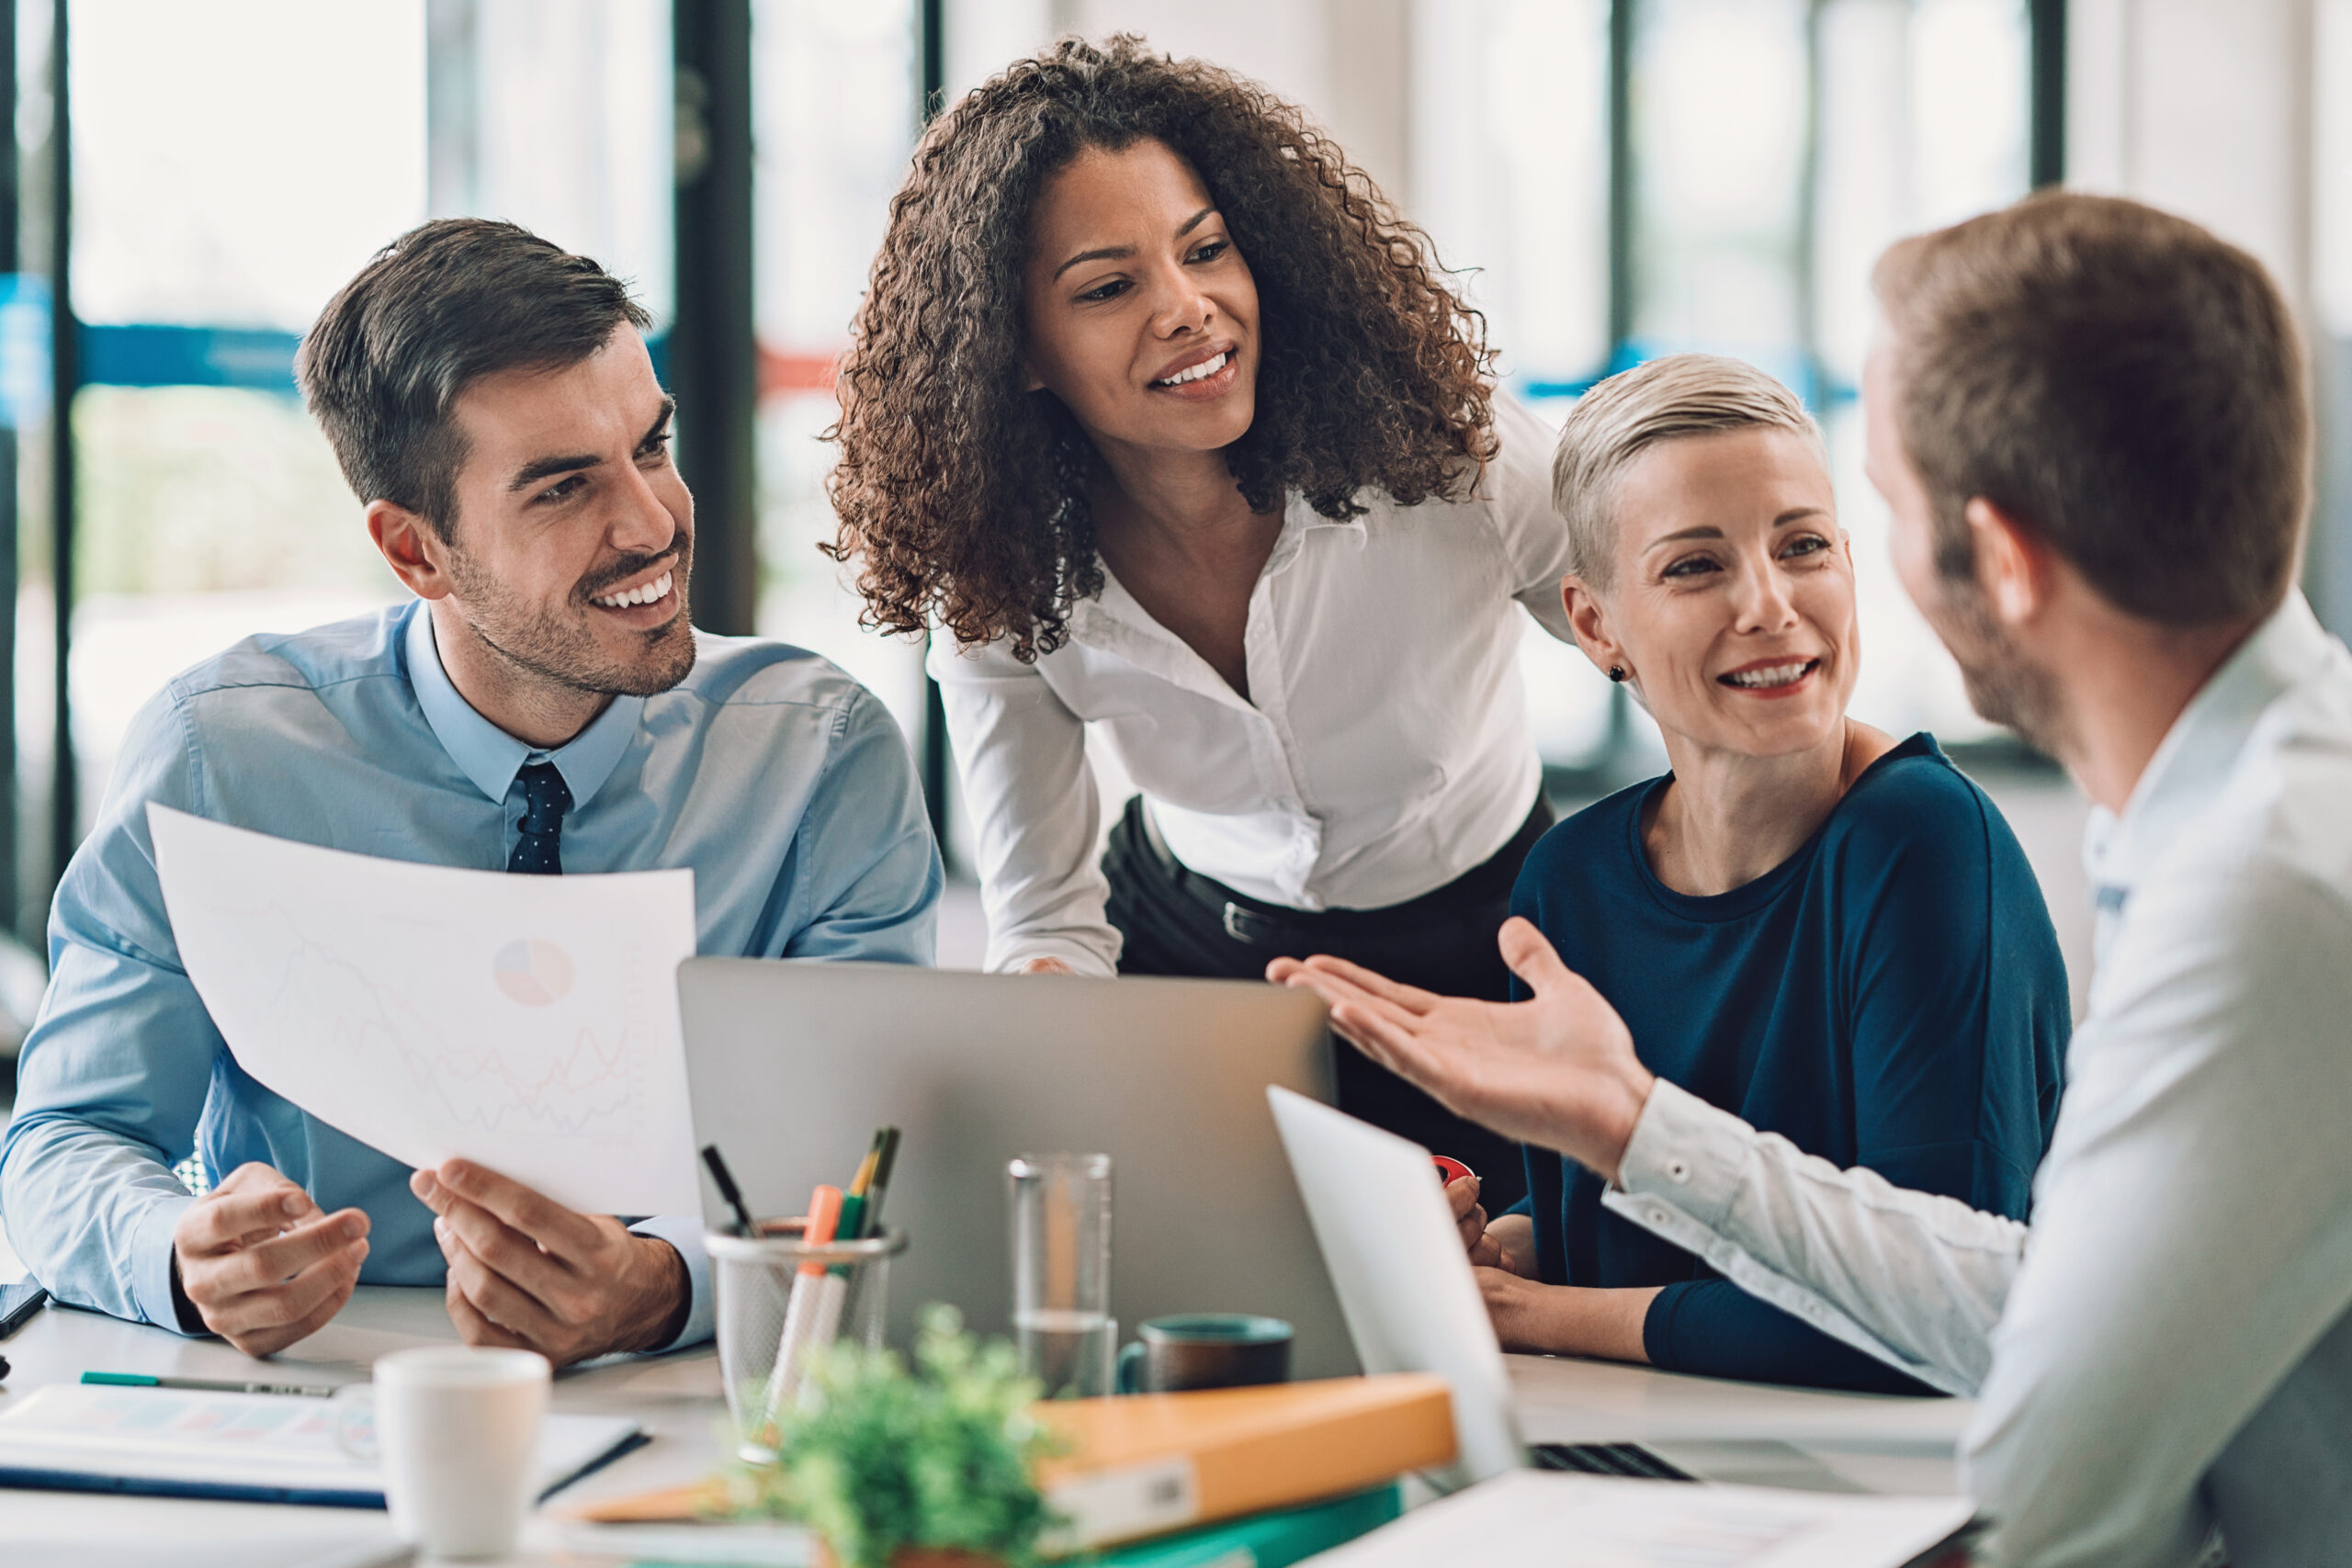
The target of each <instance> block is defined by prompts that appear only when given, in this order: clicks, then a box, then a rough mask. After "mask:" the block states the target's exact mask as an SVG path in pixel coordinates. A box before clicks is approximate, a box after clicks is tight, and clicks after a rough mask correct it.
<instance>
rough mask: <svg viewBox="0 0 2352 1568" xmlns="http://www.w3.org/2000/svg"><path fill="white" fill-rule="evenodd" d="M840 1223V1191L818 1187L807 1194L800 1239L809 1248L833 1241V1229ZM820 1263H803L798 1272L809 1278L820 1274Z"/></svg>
mask: <svg viewBox="0 0 2352 1568" xmlns="http://www.w3.org/2000/svg"><path fill="white" fill-rule="evenodd" d="M841 1223H842V1190H841V1189H840V1188H838V1187H827V1186H822V1185H820V1186H819V1187H818V1189H817V1190H815V1191H814V1192H811V1193H810V1194H809V1223H808V1224H806V1225H805V1226H803V1227H802V1229H801V1232H800V1239H801V1240H802V1241H804V1242H807V1243H808V1244H809V1246H810V1247H822V1246H824V1245H825V1244H826V1243H827V1242H830V1241H831V1240H832V1239H833V1227H835V1226H836V1225H838V1224H841ZM824 1271H825V1266H824V1265H823V1264H821V1263H803V1264H802V1265H801V1266H800V1272H801V1273H803V1274H806V1275H809V1276H812V1277H813V1276H815V1275H819V1274H822V1273H823V1272H824Z"/></svg>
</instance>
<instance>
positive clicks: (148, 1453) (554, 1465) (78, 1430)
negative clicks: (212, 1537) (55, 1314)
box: [0, 1383, 639, 1507]
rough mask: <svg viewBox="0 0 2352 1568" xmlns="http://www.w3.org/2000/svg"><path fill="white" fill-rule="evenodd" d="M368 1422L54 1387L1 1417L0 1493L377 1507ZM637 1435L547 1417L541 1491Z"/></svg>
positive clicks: (332, 1409) (351, 1410)
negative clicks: (99, 1493) (13, 1489)
mask: <svg viewBox="0 0 2352 1568" xmlns="http://www.w3.org/2000/svg"><path fill="white" fill-rule="evenodd" d="M369 1426H370V1412H369V1411H368V1409H367V1408H366V1407H365V1406H364V1405H360V1406H350V1405H345V1404H338V1403H337V1402H335V1401H334V1400H327V1399H305V1398H297V1397H294V1396H291V1395H286V1394H261V1393H209V1392H197V1391H187V1390H179V1389H159V1388H103V1387H93V1386H88V1385H85V1384H79V1383H56V1384H52V1385H51V1386H50V1387H47V1388H40V1389H35V1390H34V1391H33V1392H32V1393H29V1394H27V1395H26V1396H25V1397H24V1398H23V1399H21V1400H16V1401H11V1402H10V1403H9V1404H8V1406H7V1408H6V1410H5V1411H4V1412H0V1485H6V1486H27V1487H35V1488H39V1487H44V1486H46V1487H63V1488H67V1489H70V1490H75V1491H87V1490H97V1489H102V1490H107V1491H118V1492H128V1493H150V1494H163V1495H179V1496H232V1497H247V1498H254V1499H257V1500H262V1501H271V1502H288V1503H305V1502H310V1503H329V1504H338V1505H341V1506H346V1507H347V1506H361V1507H380V1506H383V1495H384V1477H383V1472H382V1470H381V1469H380V1468H379V1466H378V1465H376V1464H375V1463H374V1462H373V1461H368V1460H363V1459H359V1458H356V1457H355V1456H354V1455H353V1454H352V1453H351V1452H349V1451H348V1450H346V1449H345V1443H344V1440H343V1438H353V1439H354V1446H356V1447H358V1448H360V1449H361V1450H362V1451H366V1448H367V1441H368V1438H370V1437H372V1433H371V1432H370V1431H368V1427H369ZM338 1427H340V1428H341V1429H342V1437H339V1436H338ZM638 1438H639V1427H638V1425H637V1423H636V1422H634V1421H632V1420H629V1419H628V1417H626V1416H569V1415H550V1416H548V1418H547V1420H546V1422H545V1423H544V1424H543V1425H542V1426H541V1427H540V1428H539V1461H538V1470H539V1491H540V1494H541V1495H547V1494H548V1493H550V1492H553V1491H556V1490H559V1489H560V1488H561V1487H562V1485H563V1484H564V1483H567V1482H569V1481H571V1480H572V1479H573V1478H575V1477H577V1476H580V1475H582V1474H584V1473H586V1472H588V1471H590V1470H593V1469H594V1468H595V1467H596V1466H597V1465H598V1464H599V1463H601V1462H602V1461H604V1460H605V1459H606V1458H608V1457H610V1456H611V1455H613V1454H615V1453H616V1452H620V1451H623V1450H624V1449H625V1448H626V1446H627V1445H628V1444H629V1443H631V1442H633V1441H636V1440H638Z"/></svg>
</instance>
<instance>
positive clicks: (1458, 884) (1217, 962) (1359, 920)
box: [1103, 794, 1553, 1214]
mask: <svg viewBox="0 0 2352 1568" xmlns="http://www.w3.org/2000/svg"><path fill="white" fill-rule="evenodd" d="M1552 820H1553V818H1552V807H1551V804H1550V802H1548V801H1546V800H1545V799H1544V797H1543V795H1540V794H1539V795H1537V796H1536V797H1535V807H1534V809H1533V810H1532V811H1530V812H1529V813H1528V815H1527V820H1526V821H1525V822H1524V823H1522V824H1521V826H1520V829H1519V831H1518V832H1516V833H1514V834H1512V835H1511V839H1510V842H1509V843H1507V844H1505V845H1504V846H1503V847H1502V848H1501V849H1500V850H1498V851H1497V852H1495V854H1494V856H1493V858H1491V859H1489V860H1488V861H1487V862H1486V863H1484V864H1483V865H1478V866H1476V867H1473V868H1472V869H1471V870H1469V871H1467V872H1464V874H1462V875H1460V876H1458V877H1456V878H1455V879H1454V880H1453V881H1452V882H1449V883H1447V884H1446V885H1445V886H1442V887H1441V888H1438V889H1437V890H1436V891H1435V892H1432V893H1425V894H1423V895H1422V896H1421V897H1419V898H1413V899H1408V901H1406V902H1405V903H1402V904H1391V905H1389V906H1387V907H1386V908H1379V909H1328V910H1323V911H1320V912H1315V911H1309V910H1306V909H1293V908H1286V907H1285V906H1283V905H1280V904H1269V903H1265V902H1264V901H1262V900H1261V899H1256V898H1252V897H1249V896H1248V895H1246V894H1242V893H1238V892H1236V891H1234V890H1233V889H1232V888H1230V887H1227V886H1225V884H1223V883H1221V882H1218V881H1216V880H1215V879H1213V878H1211V877H1206V876H1203V875H1202V874H1199V873H1198V872H1196V871H1193V870H1191V869H1189V868H1188V867H1186V866H1185V865H1184V864H1183V863H1181V862H1180V861H1178V860H1177V859H1176V857H1175V856H1174V855H1173V854H1171V853H1170V852H1169V850H1168V846H1167V844H1166V843H1164V842H1163V841H1162V840H1160V837H1159V833H1158V832H1157V831H1156V830H1155V829H1153V827H1152V825H1151V821H1150V818H1149V817H1148V815H1147V814H1146V812H1145V810H1144V803H1143V797H1142V796H1140V795H1137V796H1136V797H1135V798H1133V799H1131V800H1129V801H1128V802H1127V807H1126V810H1125V812H1124V813H1122V814H1121V816H1120V818H1119V821H1118V824H1117V825H1116V826H1115V827H1114V828H1113V829H1111V840H1110V844H1109V847H1108V848H1106V849H1105V850H1104V851H1103V874H1105V875H1106V876H1108V877H1109V878H1110V880H1111V897H1110V904H1109V906H1108V910H1107V912H1108V914H1109V916H1110V920H1111V923H1112V924H1113V925H1114V926H1116V927H1117V928H1118V929H1119V934H1120V935H1121V936H1122V937H1124V938H1125V947H1124V948H1123V949H1122V950H1121V953H1120V955H1119V973H1121V974H1122V975H1180V976H1194V977H1200V978H1208V979H1257V978H1259V977H1261V976H1263V975H1264V974H1265V972H1266V965H1267V964H1270V963H1272V962H1273V961H1274V960H1275V959H1277V958H1305V957H1307V956H1309V955H1310V954H1313V953H1330V954H1331V955H1333V956H1334V957H1338V958H1345V959H1348V960H1349V961H1351V962H1352V963H1356V964H1363V966H1364V967H1365V968H1367V969H1372V970H1376V971H1378V972H1379V973H1380V974H1383V975H1385V976H1388V977H1389V978H1390V979H1392V980H1396V981H1399V982H1401V983H1402V984H1405V985H1408V986H1418V987H1421V988H1422V989H1423V990H1429V991H1435V992H1437V993H1439V994H1440V995H1442V996H1451V997H1479V998H1486V999H1487V1000H1489V1001H1508V1000H1510V969H1509V968H1508V967H1507V966H1506V965H1505V964H1504V963H1503V961H1502V955H1501V954H1500V953H1498V952H1497V951H1496V947H1495V933H1496V931H1498V929H1499V928H1500V927H1501V925H1502V923H1503V921H1504V920H1506V919H1510V895H1511V887H1512V886H1513V885H1514V884H1515V883H1516V882H1517V881H1518V880H1519V868H1520V864H1521V862H1523V861H1525V860H1526V858H1527V852H1528V851H1529V850H1531V849H1533V848H1534V847H1535V840H1538V839H1540V838H1542V837H1543V836H1544V830H1545V829H1548V828H1550V827H1551V826H1552ZM1334 1057H1335V1068H1336V1077H1337V1078H1338V1087H1339V1094H1340V1109H1341V1110H1342V1111H1347V1112H1348V1113H1349V1114H1350V1115H1351V1116H1359V1117H1362V1118H1363V1120H1364V1121H1366V1122H1372V1123H1373V1124H1374V1126H1378V1127H1385V1128H1386V1129H1387V1130H1388V1131H1390V1132H1392V1133H1395V1134H1398V1135H1399V1136H1402V1137H1407V1138H1410V1139H1412V1140H1413V1141H1414V1142H1415V1143H1417V1144H1420V1145H1424V1146H1426V1147H1427V1148H1429V1149H1430V1151H1431V1152H1432V1153H1435V1154H1442V1155H1450V1156H1453V1158H1455V1159H1458V1160H1460V1161H1461V1162H1462V1163H1463V1164H1464V1165H1466V1166H1468V1167H1469V1168H1471V1169H1473V1170H1475V1171H1476V1172H1477V1173H1478V1177H1479V1183H1480V1199H1479V1201H1481V1202H1483V1203H1484V1204H1485V1205H1486V1207H1487V1213H1489V1214H1496V1213H1501V1212H1502V1211H1503V1210H1505V1209H1507V1208H1509V1207H1510V1205H1511V1204H1513V1203H1516V1202H1518V1201H1519V1200H1520V1199H1521V1197H1522V1196H1523V1195H1524V1194H1525V1193H1526V1190H1527V1172H1526V1168H1525V1163H1524V1161H1523V1160H1522V1158H1521V1154H1520V1149H1519V1145H1517V1144H1514V1143H1512V1142H1510V1140H1509V1139H1507V1138H1504V1137H1502V1136H1500V1135H1499V1134H1494V1133H1490V1132H1488V1131H1487V1129H1485V1128H1484V1127H1480V1126H1477V1125H1476V1124H1475V1123H1473V1122H1465V1121H1464V1120H1463V1119H1462V1118H1461V1117H1459V1116H1456V1115H1454V1114H1453V1112H1452V1111H1448V1110H1446V1109H1445V1108H1444V1107H1443V1106H1442V1105H1440V1104H1438V1103H1437V1101H1435V1100H1431V1099H1430V1097H1429V1096H1428V1095H1426V1094H1423V1093H1422V1092H1421V1091H1420V1090H1419V1089H1415V1088H1414V1087H1413V1086H1412V1085H1410V1084H1408V1083H1407V1082H1406V1081H1405V1080H1404V1079H1402V1078H1400V1077H1397V1076H1396V1075H1395V1074H1393V1073H1391V1072H1389V1071H1388V1070H1387V1069H1386V1068H1385V1067H1382V1066H1378V1065H1376V1064H1375V1063H1374V1062H1373V1061H1372V1060H1371V1059H1370V1058H1368V1057H1366V1056H1365V1055H1363V1054H1362V1053H1361V1052H1359V1051H1357V1050H1355V1049H1354V1048H1353V1047H1352V1046H1351V1045H1349V1044H1348V1043H1346V1042H1345V1041H1339V1042H1336V1043H1335V1047H1334Z"/></svg>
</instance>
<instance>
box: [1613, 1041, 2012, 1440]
mask: <svg viewBox="0 0 2352 1568" xmlns="http://www.w3.org/2000/svg"><path fill="white" fill-rule="evenodd" d="M1619 1176H1620V1182H1621V1186H1620V1188H1619V1189H1618V1190H1612V1191H1611V1192H1610V1193H1609V1194H1608V1195H1607V1196H1606V1197H1605V1198H1604V1199H1603V1201H1604V1202H1605V1203H1606V1204H1607V1205H1608V1206H1609V1207H1610V1208H1611V1209H1612V1210H1614V1211H1616V1212H1617V1213H1620V1214H1623V1215H1624V1216H1625V1217H1626V1218H1628V1219H1631V1220H1632V1221H1634V1223H1635V1224H1639V1225H1642V1226H1643V1227H1644V1228H1645V1229H1648V1230H1650V1231H1653V1232H1655V1233H1657V1235H1662V1236H1664V1237H1666V1238H1667V1239H1668V1240H1669V1241H1672V1242H1674V1243H1675V1244H1676V1245H1677V1246H1679V1247H1687V1248H1688V1249H1689V1250H1691V1252H1693V1253H1695V1254H1697V1255H1698V1256H1699V1257H1700V1258H1703V1259H1704V1260H1705V1261H1706V1262H1707V1263H1708V1264H1709V1265H1711V1266H1712V1267H1713V1268H1714V1269H1715V1270H1716V1271H1717V1272H1718V1273H1721V1274H1723V1275H1724V1276H1725V1277H1726V1278H1729V1279H1731V1280H1734V1281H1735V1282H1736V1283H1737V1284H1739V1285H1740V1286H1741V1287H1742V1288H1743V1289H1746V1290H1747V1291H1749V1292H1751V1293H1752V1294H1756V1295H1758V1296H1761V1297H1763V1298H1764V1299H1765V1300H1767V1301H1769V1302H1770V1303H1772V1304H1773V1305H1775V1306H1778V1307H1780V1308H1781V1309H1782V1310H1783V1311H1786V1312H1789V1313H1791V1314H1793V1315H1795V1316H1796V1317H1797V1318H1798V1320H1799V1321H1801V1322H1804V1323H1808V1324H1811V1325H1813V1326H1815V1328H1818V1329H1820V1330H1822V1331H1823V1332H1824V1333H1827V1334H1830V1335H1832V1336H1833V1337H1837V1338H1839V1339H1842V1340H1844V1341H1845V1342H1847V1343H1848V1344H1850V1345H1853V1346H1854V1347H1855V1348H1858V1349H1861V1350H1865V1351H1867V1352H1869V1353H1870V1354H1871V1355H1874V1356H1877V1357H1879V1358H1880V1359H1883V1360H1884V1361H1886V1362H1887V1363H1888V1364H1889V1365H1890V1366H1893V1367H1894V1368H1896V1369H1897V1370H1898V1371H1903V1372H1905V1373H1907V1374H1909V1375H1910V1376H1912V1377H1916V1378H1917V1379H1919V1380H1920V1381H1921V1382H1927V1383H1928V1384H1930V1385H1931V1386H1934V1387H1937V1388H1940V1389H1944V1390H1945V1391H1947V1392H1950V1393H1973V1392H1974V1391H1975V1389H1976V1388H1977V1387H1978V1386H1979V1385H1980V1384H1981V1383H1982V1382H1983V1381H1984V1378H1985V1371H1986V1369H1987V1367H1988V1366H1989V1365H1990V1363H1991V1359H1992V1349H1991V1341H1990V1336H1991V1333H1992V1328H1993V1325H1994V1323H1995V1322H1996V1320H1997V1319H1998V1318H1999V1316H2000V1314H2001V1310H2002V1306H2003V1304H2004V1303H2006V1301H2007V1296H2008V1290H2009V1285H2010V1283H2011V1281H2012V1280H2014V1279H2015V1278H2016V1276H2017V1271H2018V1266H2019V1263H2020V1261H2021V1259H2022V1258H2023V1256H2024V1248H2025V1237H2026V1227H2025V1226H2024V1225H2022V1224H2018V1222H2017V1221H2015V1220H2010V1219H2006V1218H2003V1217H2002V1216H2000V1215H1997V1214H1987V1213H1981V1212H1980V1211H1978V1210H1974V1209H1972V1208H1970V1207H1968V1206H1967V1205H1966V1204H1964V1203H1962V1202H1959V1201H1956V1200H1953V1199H1951V1198H1941V1197H1936V1196H1933V1195H1931V1194H1928V1193H1924V1192H1915V1191H1911V1190H1905V1189H1901V1188H1896V1187H1893V1186H1890V1185H1889V1184H1888V1183H1887V1182H1885V1181H1884V1180H1883V1179H1880V1178H1879V1177H1878V1176H1876V1175H1875V1174H1873V1173H1872V1172H1871V1171H1869V1170H1864V1169H1854V1170H1840V1169H1839V1168H1837V1167H1836V1166H1834V1165H1831V1164H1830V1163H1829V1162H1828V1161H1826V1160H1822V1159H1816V1158H1814V1157H1813V1156H1809V1155H1805V1154H1804V1153H1802V1152H1801V1151H1799V1150H1798V1149H1797V1148H1796V1146H1795V1145H1792V1144H1791V1143H1789V1142H1788V1141H1787V1140H1786V1139H1784V1138H1780V1137H1776V1136H1774V1135H1772V1134H1764V1133H1758V1131H1757V1130H1756V1129H1755V1128H1753V1127H1751V1126H1749V1125H1748V1124H1747V1123H1746V1122H1742V1121H1740V1120H1739V1119H1738V1118H1737V1117H1736V1116H1732V1115H1730V1114H1729V1113H1727V1112H1725V1111H1718V1110H1716V1109H1715V1108H1714V1107H1713V1106H1710V1105H1708V1104H1707V1103H1706V1102H1705V1101H1703V1100H1699V1099H1698V1098H1697V1097H1696V1096H1693V1095H1691V1094H1690V1093H1688V1092H1687V1091H1684V1090H1682V1089H1676V1088H1675V1087H1674V1086H1673V1085H1671V1084H1666V1083H1661V1084H1659V1085H1658V1086H1657V1089H1656V1091H1655V1092H1653V1094H1652V1095H1651V1096H1650V1099H1649V1103H1648V1104H1647V1106H1646V1107H1645V1109H1644V1111H1643V1114H1642V1118H1641V1121H1640V1122H1639V1123H1638V1124H1637V1125H1636V1127H1635V1129H1634V1136H1633V1137H1632V1139H1631V1140H1629V1142H1628V1143H1627V1145H1626V1149H1625V1157H1624V1159H1623V1162H1622V1163H1621V1166H1620V1171H1619Z"/></svg>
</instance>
